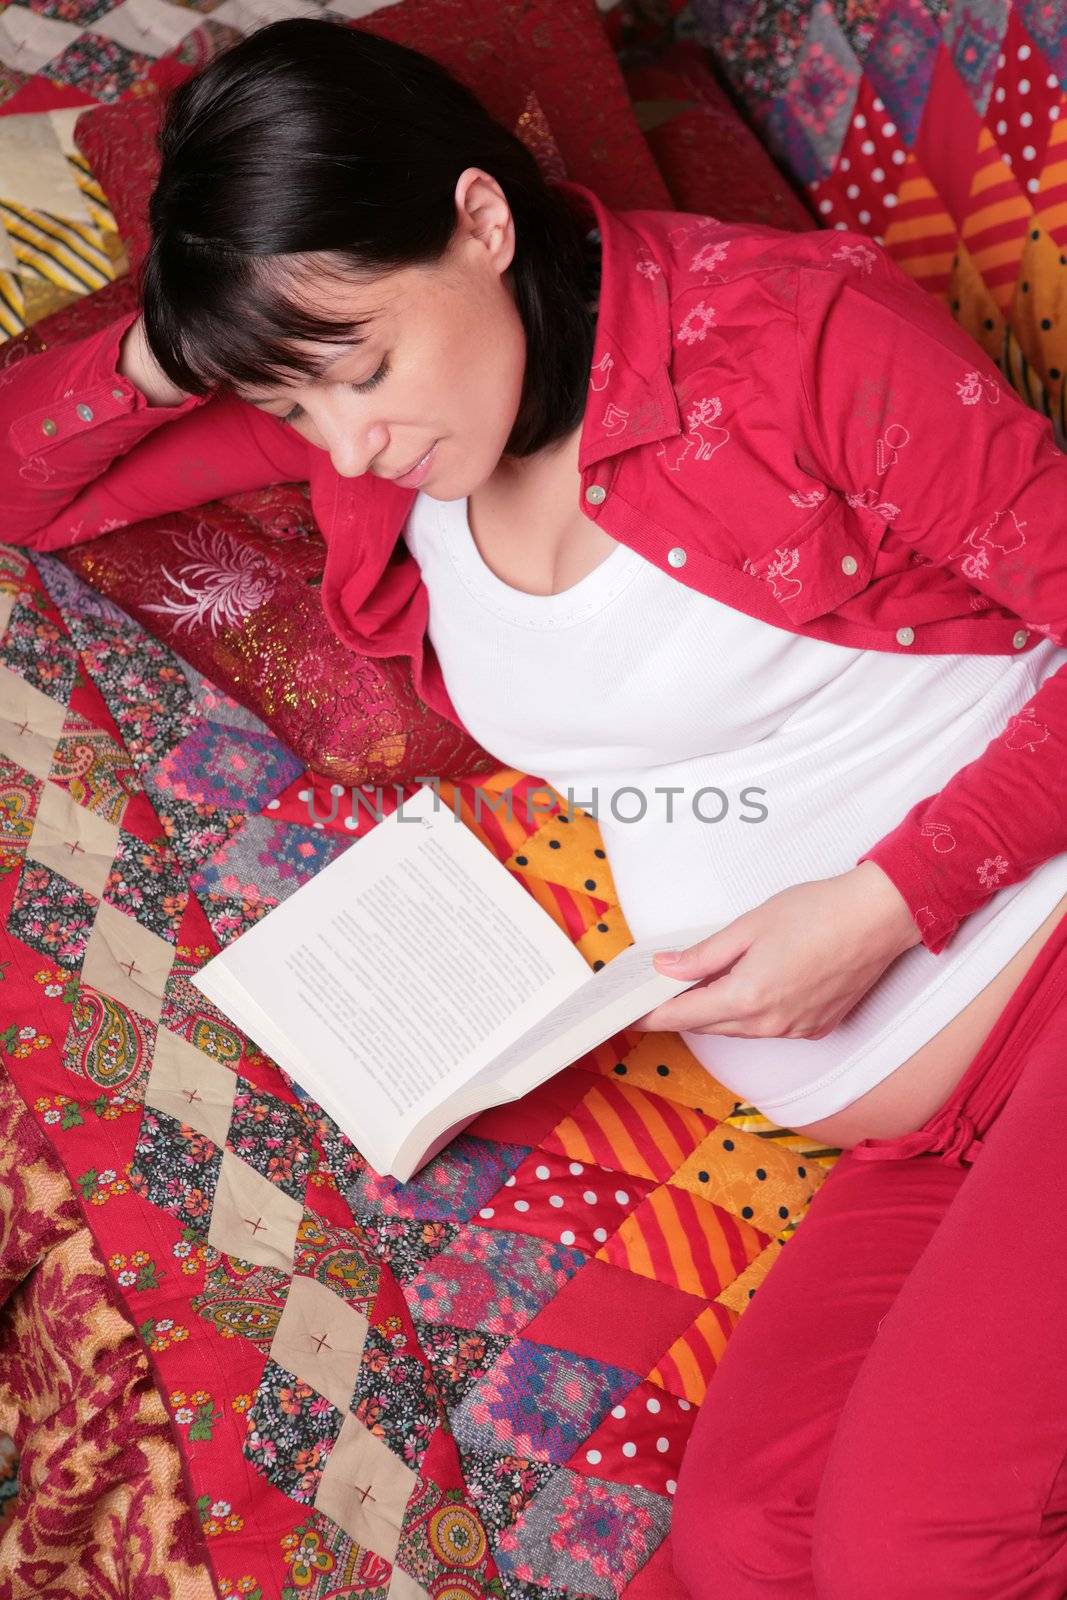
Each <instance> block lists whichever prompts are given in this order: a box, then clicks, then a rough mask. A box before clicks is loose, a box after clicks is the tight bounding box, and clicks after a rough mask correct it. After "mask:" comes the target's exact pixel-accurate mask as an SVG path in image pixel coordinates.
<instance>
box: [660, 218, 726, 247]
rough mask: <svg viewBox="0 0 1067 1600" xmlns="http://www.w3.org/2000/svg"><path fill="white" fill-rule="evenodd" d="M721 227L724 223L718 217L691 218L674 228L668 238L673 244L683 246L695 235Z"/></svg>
mask: <svg viewBox="0 0 1067 1600" xmlns="http://www.w3.org/2000/svg"><path fill="white" fill-rule="evenodd" d="M721 226H722V223H721V222H720V221H719V218H718V217H707V216H700V217H690V218H689V220H688V221H687V222H683V223H682V224H681V225H680V226H679V227H677V228H672V229H671V230H670V232H669V233H668V235H667V238H668V239H669V240H670V242H671V244H673V245H681V244H684V242H685V241H686V239H689V238H691V237H692V235H693V234H694V233H704V232H706V230H707V229H708V228H720V227H721Z"/></svg>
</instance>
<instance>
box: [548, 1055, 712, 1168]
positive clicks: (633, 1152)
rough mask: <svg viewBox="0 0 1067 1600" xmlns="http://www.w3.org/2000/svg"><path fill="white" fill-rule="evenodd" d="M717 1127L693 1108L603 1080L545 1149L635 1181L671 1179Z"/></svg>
mask: <svg viewBox="0 0 1067 1600" xmlns="http://www.w3.org/2000/svg"><path fill="white" fill-rule="evenodd" d="M714 1126H715V1123H714V1121H713V1119H712V1118H711V1117H705V1116H701V1115H700V1113H699V1112H697V1111H695V1110H694V1109H693V1108H692V1107H691V1106H682V1105H678V1104H677V1103H676V1102H675V1101H673V1100H667V1099H665V1098H664V1097H663V1096H662V1095H654V1094H646V1092H645V1091H644V1090H643V1089H635V1088H631V1087H630V1086H629V1085H627V1084H621V1083H613V1082H611V1081H610V1080H608V1079H605V1081H604V1082H603V1083H598V1084H597V1086H596V1088H594V1089H590V1091H589V1093H588V1094H587V1095H586V1097H585V1099H584V1100H583V1101H582V1102H581V1104H580V1105H579V1106H578V1107H577V1108H576V1110H575V1111H573V1112H572V1113H571V1115H570V1116H569V1117H565V1118H564V1119H563V1121H562V1122H561V1123H560V1124H559V1126H558V1127H557V1128H555V1129H554V1130H553V1132H552V1134H551V1135H550V1137H549V1138H547V1139H546V1140H544V1148H545V1149H546V1150H554V1151H556V1152H558V1153H559V1154H560V1155H565V1156H569V1157H570V1158H571V1159H572V1160H573V1161H586V1162H590V1163H593V1164H595V1165H596V1166H599V1167H613V1168H615V1169H616V1170H618V1171H621V1172H629V1173H632V1175H633V1176H634V1177H635V1178H653V1179H663V1178H669V1177H670V1176H671V1174H672V1173H674V1172H676V1171H677V1169H678V1168H679V1167H680V1166H681V1164H682V1162H683V1161H684V1160H685V1159H686V1157H687V1156H689V1155H690V1154H691V1153H692V1152H693V1151H694V1150H695V1149H696V1147H697V1145H698V1144H700V1143H701V1142H702V1141H703V1140H704V1139H705V1138H706V1137H707V1135H708V1133H710V1132H711V1130H712V1128H714Z"/></svg>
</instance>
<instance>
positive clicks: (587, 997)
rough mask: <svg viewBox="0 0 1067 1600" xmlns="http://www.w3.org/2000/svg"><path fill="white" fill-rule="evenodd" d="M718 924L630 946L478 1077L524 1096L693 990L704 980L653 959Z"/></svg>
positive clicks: (705, 934) (704, 936) (681, 930)
mask: <svg viewBox="0 0 1067 1600" xmlns="http://www.w3.org/2000/svg"><path fill="white" fill-rule="evenodd" d="M718 927H719V925H718V924H714V923H712V924H709V923H703V924H701V925H700V926H699V927H694V928H676V929H674V930H673V931H672V932H670V933H664V934H660V935H659V936H658V937H657V938H654V939H644V940H640V941H635V942H634V943H633V944H631V945H628V946H627V948H626V949H625V950H622V951H620V952H619V954H618V955H617V956H615V958H614V959H613V960H611V961H609V962H608V963H607V964H606V966H603V967H601V968H600V971H599V972H594V973H593V974H592V976H591V977H590V979H589V982H588V983H585V984H583V985H582V987H581V988H580V989H577V990H576V991H575V992H574V994H572V995H568V996H567V997H566V999H564V1000H561V1001H560V1002H559V1004H558V1005H556V1006H555V1007H553V1009H552V1010H551V1011H549V1012H547V1013H546V1015H545V1016H543V1017H538V1019H537V1021H536V1022H534V1023H533V1024H532V1026H531V1027H530V1028H528V1029H527V1031H526V1032H525V1033H524V1034H523V1036H522V1038H521V1039H516V1040H515V1041H514V1043H512V1044H510V1045H508V1046H507V1047H506V1048H505V1049H504V1050H502V1051H501V1052H500V1054H499V1055H498V1056H496V1057H495V1058H494V1059H493V1060H492V1061H490V1062H489V1064H488V1066H486V1067H485V1069H484V1071H483V1072H481V1073H480V1074H479V1079H480V1080H484V1079H488V1078H498V1079H500V1080H502V1082H505V1083H506V1084H507V1088H508V1090H509V1094H510V1093H515V1094H525V1093H526V1091H527V1089H532V1088H534V1087H536V1085H537V1084H538V1083H541V1082H543V1081H544V1079H545V1077H547V1076H549V1075H550V1074H551V1072H553V1071H558V1070H559V1069H560V1068H562V1067H565V1066H569V1065H570V1063H571V1062H572V1061H576V1060H577V1059H578V1057H579V1056H581V1055H584V1054H585V1052H586V1051H587V1050H592V1049H594V1048H595V1047H596V1046H597V1045H598V1044H602V1043H603V1041H604V1040H605V1039H607V1038H610V1036H611V1035H612V1034H613V1033H617V1032H618V1031H619V1029H620V1028H625V1027H626V1026H627V1025H628V1024H629V1023H631V1022H633V1021H634V1020H635V1019H636V1018H637V1017H643V1016H644V1014H645V1012H646V1011H651V1010H652V1008H653V1006H658V1005H659V1004H660V1003H661V1002H662V1001H664V1000H669V999H670V998H671V996H672V995H676V994H681V993H682V991H683V989H691V988H692V987H693V985H694V984H695V983H699V982H700V981H701V980H700V979H699V978H668V977H667V976H666V974H665V973H662V972H660V971H659V970H658V969H657V968H656V967H654V966H653V964H652V957H653V956H654V955H655V953H656V951H657V950H685V949H687V948H688V947H689V945H692V944H696V943H697V941H698V940H699V939H707V938H708V937H709V936H710V935H711V934H712V933H716V932H717V931H718ZM552 1063H554V1065H552ZM546 1069H547V1070H546Z"/></svg>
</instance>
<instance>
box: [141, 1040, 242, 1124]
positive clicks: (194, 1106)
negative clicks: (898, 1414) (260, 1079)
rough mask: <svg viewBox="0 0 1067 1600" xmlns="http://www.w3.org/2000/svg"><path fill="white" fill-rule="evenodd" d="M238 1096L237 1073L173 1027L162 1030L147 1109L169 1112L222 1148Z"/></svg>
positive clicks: (157, 1046) (153, 1058)
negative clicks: (171, 1029)
mask: <svg viewBox="0 0 1067 1600" xmlns="http://www.w3.org/2000/svg"><path fill="white" fill-rule="evenodd" d="M236 1093H237V1078H236V1076H235V1075H234V1073H232V1072H230V1071H228V1070H227V1068H226V1067H221V1066H220V1065H219V1063H218V1062H217V1061H213V1060H212V1058H211V1057H210V1056H209V1055H205V1054H204V1052H203V1050H198V1049H197V1048H196V1046H195V1045H191V1044H190V1043H189V1042H188V1040H186V1039H181V1038H179V1037H178V1035H177V1034H176V1033H171V1031H170V1029H169V1028H160V1029H159V1031H158V1032H157V1034H156V1047H155V1051H154V1052H153V1055H152V1070H151V1072H150V1073H149V1075H148V1083H147V1084H146V1085H145V1093H144V1099H145V1105H146V1106H152V1107H153V1108H154V1109H155V1110H156V1111H165V1112H166V1113H167V1115H168V1116H171V1117H175V1118H176V1119H177V1121H179V1122H182V1123H184V1124H185V1126H186V1127H187V1128H195V1129H196V1131H197V1133H202V1134H204V1135H206V1137H207V1138H209V1139H212V1140H214V1142H215V1144H217V1145H219V1146H222V1145H224V1144H225V1143H226V1135H227V1134H228V1133H229V1131H230V1115H231V1113H232V1111H233V1097H234V1095H235V1094H236Z"/></svg>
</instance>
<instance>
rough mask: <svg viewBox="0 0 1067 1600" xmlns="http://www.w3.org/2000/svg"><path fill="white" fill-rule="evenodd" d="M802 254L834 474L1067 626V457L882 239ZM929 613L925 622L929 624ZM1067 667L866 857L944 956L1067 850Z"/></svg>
mask: <svg viewBox="0 0 1067 1600" xmlns="http://www.w3.org/2000/svg"><path fill="white" fill-rule="evenodd" d="M865 249H866V255H867V259H868V262H869V266H868V269H866V270H865V269H864V268H863V266H862V265H860V264H859V263H860V260H861V259H862V258H863V255H864V252H863V251H859V252H857V251H856V250H855V249H854V247H853V248H852V249H850V251H849V252H848V257H849V258H848V259H847V260H846V261H843V263H842V264H841V265H840V268H839V269H838V268H836V267H834V266H833V265H829V266H828V267H826V268H822V267H810V268H807V267H806V268H802V269H801V270H800V272H799V275H798V294H797V323H796V327H797V339H798V353H799V357H800V381H801V385H802V389H803V399H804V403H805V408H806V410H805V417H806V425H807V427H808V428H809V430H810V437H809V440H808V443H809V447H810V448H811V449H812V451H813V452H814V454H815V459H816V460H818V461H820V462H821V463H822V464H823V466H824V469H825V471H826V472H827V474H828V477H827V482H829V483H832V484H833V485H834V486H835V487H837V488H839V489H841V490H843V491H845V492H846V493H848V494H858V495H861V496H864V497H865V503H867V504H871V505H873V504H878V505H879V507H880V508H881V514H882V515H883V517H884V518H885V520H886V524H887V526H888V525H889V524H891V525H892V528H893V531H894V533H895V534H896V535H897V536H898V537H900V538H902V539H903V540H905V541H906V542H907V543H908V544H909V545H911V546H913V547H914V548H915V550H917V551H918V552H919V553H920V554H921V555H922V556H924V557H925V558H926V559H927V560H929V561H932V562H937V563H940V564H941V565H943V566H945V567H948V568H950V569H951V570H953V571H955V572H957V573H959V574H961V575H962V576H963V577H964V578H965V579H966V581H967V582H968V583H970V584H971V586H972V587H973V588H974V589H975V590H976V591H980V592H981V593H982V594H984V595H988V596H990V597H991V598H992V599H994V600H995V601H997V602H999V603H1000V604H1001V605H1003V606H1004V607H1005V608H1006V609H1007V610H1008V611H1009V612H1012V613H1014V614H1015V615H1016V616H1018V617H1019V619H1020V626H1021V628H1023V629H1025V630H1027V631H1028V632H1030V633H1031V634H1032V633H1033V632H1035V631H1036V632H1039V633H1042V634H1045V635H1046V636H1047V637H1049V638H1051V639H1053V640H1054V641H1055V642H1056V643H1057V644H1062V643H1063V642H1064V640H1065V639H1067V458H1065V456H1064V455H1063V454H1062V452H1061V451H1060V450H1058V449H1057V447H1056V444H1055V441H1054V436H1053V433H1052V426H1051V423H1050V422H1049V420H1048V418H1047V417H1044V416H1042V415H1041V414H1040V413H1039V412H1037V411H1035V410H1034V409H1033V408H1032V407H1030V406H1028V405H1027V404H1026V403H1025V402H1024V401H1023V400H1021V399H1020V398H1019V396H1018V395H1017V394H1016V393H1015V391H1014V390H1013V389H1012V388H1011V387H1010V386H1009V384H1008V382H1007V380H1006V379H1005V378H1004V377H1003V376H1002V374H1001V373H1000V371H999V370H998V368H997V366H996V364H995V363H994V362H993V361H992V360H991V359H990V358H989V357H988V356H987V355H986V353H985V351H984V350H982V349H981V347H980V346H979V345H978V344H976V343H975V341H974V340H973V339H972V338H971V336H970V335H969V334H968V333H966V331H965V330H964V329H962V328H961V327H960V326H959V324H958V323H956V322H955V321H954V319H953V318H952V316H951V314H950V313H949V312H948V310H947V309H946V308H945V307H944V306H943V305H942V304H941V303H940V302H938V301H937V300H935V299H934V297H933V296H932V295H931V294H930V293H929V292H928V291H927V290H925V289H923V288H922V287H921V285H919V284H917V283H915V282H914V280H912V279H910V278H909V277H908V276H907V274H906V273H905V272H904V271H903V269H902V268H900V267H898V266H897V265H896V263H894V262H892V261H891V260H890V259H889V257H888V256H886V255H885V254H884V253H883V252H881V251H875V249H874V246H873V245H868V246H866V247H865ZM921 627H922V624H921V623H917V624H916V627H915V637H916V638H918V637H919V634H920V630H921ZM1065 791H1067V665H1065V666H1062V667H1060V669H1059V670H1058V671H1056V672H1054V673H1053V674H1052V675H1051V676H1050V677H1049V678H1048V679H1047V680H1046V681H1045V682H1044V683H1043V684H1042V685H1041V688H1040V689H1039V690H1038V691H1037V692H1036V693H1035V694H1034V695H1032V696H1031V698H1030V699H1029V700H1028V701H1027V703H1026V704H1025V705H1024V706H1023V708H1022V709H1021V710H1020V711H1019V712H1018V713H1017V714H1016V715H1014V716H1013V717H1011V718H1010V719H1009V721H1008V724H1007V726H1006V727H1005V728H1004V729H1003V730H1002V731H1001V733H999V734H998V735H997V736H996V737H995V738H994V739H992V740H991V741H990V742H989V744H988V745H987V746H986V748H985V750H984V751H983V752H982V754H981V755H980V756H978V757H977V758H976V759H975V760H974V761H972V762H970V763H969V764H968V765H967V766H965V767H963V768H962V769H961V770H960V771H959V772H957V773H955V774H954V775H953V777H952V778H951V779H950V781H949V782H948V783H947V784H946V785H945V787H944V788H943V789H941V790H940V791H939V792H938V793H937V794H932V795H928V796H927V797H926V798H925V799H923V800H921V801H919V802H918V803H917V804H916V805H914V806H913V807H912V808H911V810H910V811H909V812H908V813H907V815H906V816H905V817H904V818H903V819H902V821H901V822H900V823H899V824H898V826H897V827H896V828H894V829H893V830H892V831H891V832H890V833H888V834H887V835H886V836H885V837H884V838H883V839H880V840H878V841H877V843H875V844H874V845H873V846H872V847H871V849H870V850H868V851H867V852H866V854H864V855H862V856H860V857H859V860H860V861H868V860H869V861H874V862H876V863H877V865H878V866H880V867H881V868H882V870H883V871H884V872H885V873H886V874H887V875H888V877H889V878H890V879H891V880H892V882H893V883H894V884H895V885H896V887H897V888H898V889H899V891H900V893H901V894H902V895H903V897H904V899H905V900H906V902H907V904H908V907H909V909H910V910H911V912H912V915H913V916H914V918H915V921H916V924H917V926H918V927H919V929H920V932H921V935H922V939H923V943H924V944H925V945H926V946H927V948H928V949H929V950H931V951H933V952H934V953H935V954H936V953H938V952H940V951H941V950H942V949H944V947H945V945H946V944H947V942H948V941H949V939H950V938H951V937H952V935H953V933H954V932H955V931H956V929H957V928H958V926H959V924H960V922H961V921H962V920H963V919H964V918H965V917H967V916H969V915H970V913H971V912H972V911H975V910H977V909H978V907H979V906H981V905H982V904H984V902H985V901H986V900H988V899H989V897H990V896H991V895H993V894H994V893H995V892H996V890H997V889H1000V888H1003V887H1005V886H1006V885H1008V884H1012V883H1017V882H1019V881H1020V880H1021V879H1023V878H1025V877H1027V876H1028V874H1030V873H1031V872H1033V871H1034V869H1035V868H1036V867H1038V866H1040V865H1041V864H1042V863H1043V862H1045V861H1047V860H1049V859H1050V858H1051V857H1052V856H1055V855H1058V854H1060V853H1061V852H1062V851H1063V850H1065V849H1067V805H1065V804H1064V793H1065Z"/></svg>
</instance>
